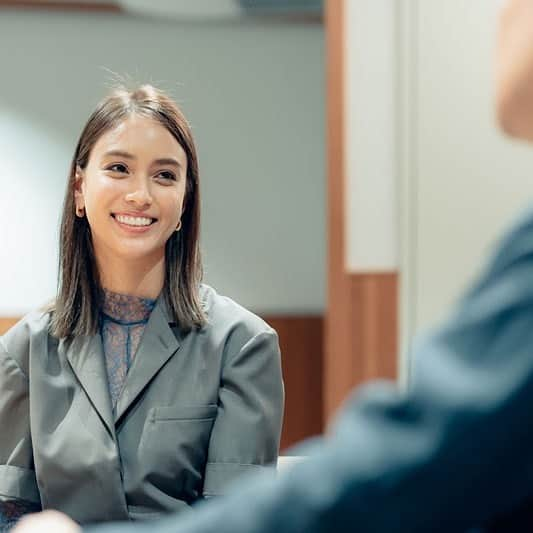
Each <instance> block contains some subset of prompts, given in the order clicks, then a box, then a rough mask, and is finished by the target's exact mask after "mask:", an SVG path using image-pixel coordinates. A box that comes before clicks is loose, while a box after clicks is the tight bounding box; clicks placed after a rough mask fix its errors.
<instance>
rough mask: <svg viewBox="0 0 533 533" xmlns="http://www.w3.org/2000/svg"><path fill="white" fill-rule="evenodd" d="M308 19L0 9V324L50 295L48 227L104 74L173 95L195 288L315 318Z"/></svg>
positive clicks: (318, 42)
mask: <svg viewBox="0 0 533 533" xmlns="http://www.w3.org/2000/svg"><path fill="white" fill-rule="evenodd" d="M323 62H324V50H323V28H322V27H321V26H319V25H294V24H274V23H271V24H265V23H251V22H246V23H244V22H243V23H216V22H210V23H205V24H198V23H197V24H179V23H177V22H170V21H169V22H166V21H156V20H143V19H140V18H134V17H127V16H110V15H91V14H75V13H72V14H66V13H65V14H59V13H55V12H54V13H51V12H49V13H41V12H28V13H26V12H15V11H8V10H2V11H0V65H1V69H2V70H1V84H0V191H1V196H0V198H1V200H0V202H1V203H0V206H1V208H0V227H1V228H2V230H1V231H0V250H1V252H0V254H1V261H0V295H1V297H0V315H17V314H20V313H23V312H26V311H27V310H29V309H31V308H33V307H35V306H38V305H40V304H41V303H42V302H43V301H44V300H46V299H47V298H50V297H52V296H53V295H54V293H55V283H56V254H57V250H56V239H57V223H58V217H59V212H60V206H61V202H62V196H63V188H64V183H65V178H66V172H67V168H68V163H69V160H70V157H71V155H72V152H73V150H74V146H75V142H76V139H77V136H78V135H79V132H80V129H81V127H82V124H83V122H84V121H85V120H86V118H87V116H88V114H89V113H90V111H91V110H92V107H93V106H94V104H95V103H96V101H97V100H98V99H99V98H100V97H101V96H102V95H103V94H104V93H105V92H106V83H107V82H109V80H110V78H111V76H110V75H109V74H108V73H107V72H106V70H105V69H111V70H112V71H116V72H119V73H127V74H130V75H131V76H132V77H133V78H135V79H136V80H138V81H141V82H143V81H151V82H153V83H155V84H159V85H161V86H162V87H163V88H166V89H169V90H170V91H171V92H172V93H173V94H174V95H175V96H176V97H177V99H178V101H179V102H180V103H181V104H182V107H183V109H184V111H185V113H186V115H187V116H188V118H189V119H190V121H191V122H192V125H193V128H194V132H195V135H196V140H197V144H198V148H199V154H200V170H201V178H202V193H203V208H204V211H203V236H202V239H203V250H204V256H205V264H206V281H208V282H209V283H211V284H213V285H214V286H216V287H217V288H218V289H219V290H220V291H221V292H224V293H226V294H228V295H231V296H232V297H234V298H235V299H237V300H238V301H239V302H240V303H242V304H244V305H246V306H248V307H250V308H252V309H254V310H257V311H259V312H289V313H291V312H302V311H303V312H310V313H312V312H321V311H322V310H323V308H324V293H325V289H324V287H325V175H324V150H325V148H324V98H325V95H324V85H325V84H324V65H323Z"/></svg>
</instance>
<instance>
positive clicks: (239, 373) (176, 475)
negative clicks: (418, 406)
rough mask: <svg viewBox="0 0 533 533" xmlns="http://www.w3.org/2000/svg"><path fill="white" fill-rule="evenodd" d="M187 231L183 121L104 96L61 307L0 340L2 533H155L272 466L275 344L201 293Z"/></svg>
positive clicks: (154, 94) (67, 215) (277, 399)
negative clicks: (165, 518) (53, 526)
mask: <svg viewBox="0 0 533 533" xmlns="http://www.w3.org/2000/svg"><path fill="white" fill-rule="evenodd" d="M199 227H200V200H199V173H198V162H197V157H196V149H195V145H194V141H193V138H192V134H191V131H190V127H189V125H188V123H187V121H186V119H185V117H184V116H183V114H182V113H181V111H180V110H179V108H178V107H177V106H176V104H175V103H174V102H173V101H172V100H171V99H170V98H169V97H168V96H166V95H165V94H164V93H162V92H161V91H159V90H157V89H155V88H153V87H151V86H142V87H140V88H138V89H137V90H134V91H131V92H128V91H127V90H125V89H118V90H116V91H115V92H113V93H112V94H111V95H110V96H108V97H107V98H105V99H104V100H103V101H102V102H101V103H100V104H99V105H98V107H97V108H96V110H95V111H94V113H93V114H92V116H91V117H90V118H89V120H88V122H87V124H86V126H85V128H84V130H83V131H82V134H81V136H80V139H79V142H78V145H77V147H76V151H75V154H74V158H73V160H72V164H71V168H70V175H69V179H68V183H67V190H66V196H65V202H64V209H63V216H62V223H61V235H60V282H59V288H58V295H57V298H56V300H55V301H54V302H53V303H52V304H51V305H50V306H49V307H48V308H47V309H45V310H40V311H38V312H34V313H31V314H30V315H28V316H26V317H25V318H24V319H23V320H22V321H21V322H19V323H18V324H16V325H15V326H14V327H13V328H12V329H11V330H9V331H8V332H7V333H6V335H5V336H4V337H2V338H0V390H2V397H1V398H0V426H1V427H10V428H11V430H10V432H9V434H6V433H5V432H2V434H1V436H0V495H1V496H0V529H1V527H2V523H3V524H4V525H5V524H10V523H12V522H14V521H15V520H16V519H17V518H18V517H19V516H20V515H22V514H24V513H25V512H27V511H31V510H36V509H40V508H43V509H46V508H53V509H58V510H62V511H64V512H65V513H67V514H68V515H70V516H71V517H72V518H73V519H75V520H76V521H78V522H80V523H82V524H83V523H89V522H98V521H104V520H121V519H122V520H123V519H137V518H147V517H154V516H158V515H160V514H162V513H165V512H170V511H179V510H180V509H184V508H186V507H188V506H189V505H190V504H192V503H194V502H195V501H197V500H199V499H201V498H205V497H209V496H215V495H221V494H224V492H225V489H226V486H227V485H228V483H229V482H230V481H231V480H233V479H234V478H235V477H237V476H239V475H241V474H242V473H243V472H245V471H249V470H254V469H256V468H260V467H263V466H266V465H269V464H273V463H275V461H276V458H277V453H278V447H279V438H280V432H281V421H282V412H283V384H282V379H281V367H280V354H279V347H278V341H277V335H276V333H275V331H274V330H272V328H270V327H269V326H268V325H267V324H266V323H265V322H263V321H262V320H261V319H260V318H258V317H257V316H255V315H253V314H252V313H250V312H249V311H247V310H245V309H244V308H242V307H240V306H239V305H238V304H236V303H235V302H233V301H232V300H230V299H229V298H226V297H223V296H220V295H218V294H217V293H216V292H215V290H214V289H212V288H210V287H208V286H206V285H203V284H201V277H202V268H201V260H200V253H199V244H198V239H199Z"/></svg>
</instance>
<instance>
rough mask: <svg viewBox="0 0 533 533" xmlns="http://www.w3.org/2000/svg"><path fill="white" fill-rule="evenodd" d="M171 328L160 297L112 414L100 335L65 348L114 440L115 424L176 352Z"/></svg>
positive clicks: (75, 339)
mask: <svg viewBox="0 0 533 533" xmlns="http://www.w3.org/2000/svg"><path fill="white" fill-rule="evenodd" d="M171 325H172V320H171V318H170V313H169V311H168V309H167V306H166V303H165V301H164V298H163V297H162V296H160V297H159V298H158V300H157V303H156V305H155V307H154V309H153V310H152V313H151V314H150V318H149V319H148V323H147V324H146V329H145V330H144V334H143V336H142V339H141V342H140V344H139V348H138V349H137V353H136V354H135V358H134V359H133V363H132V365H131V368H130V370H129V372H128V376H127V378H126V382H125V384H124V388H123V389H122V392H121V395H120V397H119V399H118V401H117V405H116V407H115V413H114V414H113V408H112V405H111V397H110V394H109V382H108V378H107V369H106V364H105V356H104V350H103V346H102V338H101V336H100V333H97V334H96V335H92V336H83V337H75V338H74V339H73V340H72V341H71V342H70V343H69V345H68V347H67V348H66V357H67V359H68V361H69V363H70V366H71V367H72V370H73V371H74V374H75V375H76V377H77V378H78V380H79V382H80V384H81V386H82V387H83V389H84V390H85V393H86V394H87V396H88V397H89V400H90V401H91V403H92V405H93V407H94V409H95V410H96V411H97V413H98V415H99V416H100V418H101V420H102V422H103V423H104V425H105V426H106V428H107V430H108V432H109V434H110V435H111V436H112V437H113V438H114V437H115V424H117V423H118V422H119V421H120V419H121V418H122V416H123V415H124V414H125V412H126V411H127V409H128V407H129V406H130V405H131V404H132V403H133V402H134V401H135V399H136V398H137V397H138V396H139V394H141V392H142V391H143V390H144V389H145V388H146V386H147V385H148V384H149V383H150V381H151V379H152V378H153V377H154V376H155V375H156V374H157V372H158V371H159V370H160V369H161V368H162V367H163V365H164V364H165V363H166V362H167V361H168V360H169V359H170V358H171V357H172V356H173V355H174V354H175V353H176V352H177V351H178V349H179V346H180V343H179V341H178V339H177V338H176V335H175V334H174V332H173V331H172V328H171Z"/></svg>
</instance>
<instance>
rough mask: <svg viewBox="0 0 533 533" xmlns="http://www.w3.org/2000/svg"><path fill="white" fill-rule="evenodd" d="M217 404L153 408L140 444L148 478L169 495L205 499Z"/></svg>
mask: <svg viewBox="0 0 533 533" xmlns="http://www.w3.org/2000/svg"><path fill="white" fill-rule="evenodd" d="M216 416H217V406H216V405H190V406H167V407H153V408H152V409H150V411H149V413H148V417H147V420H146V423H145V426H144V430H143V434H142V437H141V441H140V444H139V459H140V464H141V465H142V469H143V470H144V474H145V475H144V478H145V480H146V481H148V482H150V483H151V484H153V485H154V486H156V487H157V488H158V489H159V490H162V491H163V492H165V493H166V494H167V495H169V496H171V497H174V498H178V499H180V500H185V501H187V502H192V501H194V500H195V499H197V498H198V497H200V496H201V491H202V486H203V477H204V472H205V464H206V461H207V451H208V447H209V439H210V437H211V430H212V429H213V423H214V421H215V418H216Z"/></svg>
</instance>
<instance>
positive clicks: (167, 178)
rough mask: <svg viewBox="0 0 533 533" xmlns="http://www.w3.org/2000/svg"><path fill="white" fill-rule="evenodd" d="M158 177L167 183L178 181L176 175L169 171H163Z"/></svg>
mask: <svg viewBox="0 0 533 533" xmlns="http://www.w3.org/2000/svg"><path fill="white" fill-rule="evenodd" d="M157 177H158V178H160V179H162V180H165V181H170V180H172V181H175V180H176V175H175V174H174V173H173V172H169V171H168V170H163V171H161V172H159V173H158V174H157Z"/></svg>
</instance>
